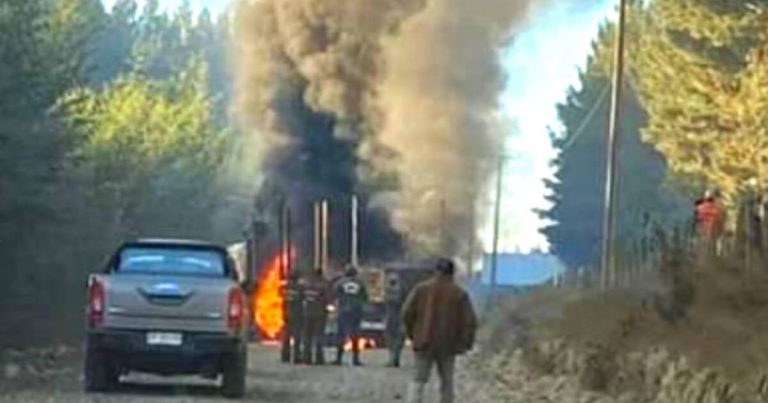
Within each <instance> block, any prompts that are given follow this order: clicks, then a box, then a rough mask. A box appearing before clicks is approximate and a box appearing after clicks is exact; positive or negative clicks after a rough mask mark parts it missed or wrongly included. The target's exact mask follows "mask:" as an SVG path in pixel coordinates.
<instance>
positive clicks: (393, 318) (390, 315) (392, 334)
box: [384, 273, 405, 368]
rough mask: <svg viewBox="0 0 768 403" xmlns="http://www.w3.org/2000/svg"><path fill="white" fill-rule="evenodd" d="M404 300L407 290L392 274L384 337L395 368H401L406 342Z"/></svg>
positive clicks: (386, 299) (387, 298)
mask: <svg viewBox="0 0 768 403" xmlns="http://www.w3.org/2000/svg"><path fill="white" fill-rule="evenodd" d="M404 300H405V290H404V289H403V285H402V283H401V281H400V277H399V276H398V275H397V274H396V273H391V274H390V275H389V276H387V288H386V289H385V302H386V329H385V332H384V336H385V338H386V343H387V350H388V351H389V366H390V367H394V368H397V367H399V366H400V355H401V352H402V351H403V344H404V342H405V333H404V332H403V326H402V320H401V312H402V309H403V302H404Z"/></svg>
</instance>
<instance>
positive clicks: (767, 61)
mask: <svg viewBox="0 0 768 403" xmlns="http://www.w3.org/2000/svg"><path fill="white" fill-rule="evenodd" d="M629 10H630V12H629V18H628V24H627V44H626V45H627V56H626V61H627V73H628V77H627V80H626V81H625V83H624V86H625V90H626V91H625V97H624V100H623V102H622V104H621V110H622V114H623V115H622V121H621V127H620V139H621V140H620V147H619V160H620V165H621V168H620V170H619V180H618V181H619V185H618V186H619V191H618V194H619V196H618V198H619V208H618V220H617V222H618V224H617V226H618V228H617V234H618V236H619V238H620V239H619V244H620V247H622V248H623V251H624V252H631V249H632V248H633V245H636V241H638V240H639V239H643V238H646V237H648V236H651V235H652V234H653V233H654V232H655V231H657V230H658V229H664V228H666V229H670V228H672V227H678V228H680V227H681V226H683V227H685V226H687V225H689V222H690V218H691V215H692V211H693V200H694V198H696V197H698V196H699V195H700V192H702V191H703V190H704V189H706V188H715V189H718V190H719V191H720V192H721V193H722V195H723V197H724V201H725V203H726V205H727V206H728V207H729V208H730V209H736V208H737V207H738V204H739V201H740V200H741V199H742V198H743V197H744V195H745V194H747V193H753V192H755V191H756V192H757V193H762V194H765V193H766V184H768V182H766V180H768V177H766V174H768V171H766V169H767V168H768V92H767V91H766V90H765V88H767V86H768V2H766V1H762V0H759V1H746V0H738V1H732V0H654V1H637V0H635V1H630V7H629ZM615 29H616V27H615V25H614V24H613V23H610V22H606V23H605V24H603V26H602V27H601V29H600V34H599V36H598V39H597V40H596V41H595V43H594V46H593V50H592V52H591V54H590V55H589V57H588V61H587V65H586V68H585V69H584V70H583V71H582V73H581V79H580V82H579V83H578V85H576V86H574V87H573V88H571V89H570V90H569V92H568V95H567V98H566V100H565V101H564V102H563V103H562V104H561V105H559V107H558V113H559V117H560V121H561V122H562V124H563V127H564V130H563V131H562V133H553V135H552V137H553V139H554V142H555V145H556V147H557V148H558V149H559V150H560V153H559V156H558V158H557V159H556V160H555V161H553V164H554V166H555V168H556V169H557V174H556V177H555V178H554V179H553V180H551V181H549V182H548V187H549V189H550V191H551V194H550V200H551V201H552V203H553V206H552V208H551V209H549V210H547V211H543V212H542V213H541V215H542V217H544V218H545V219H548V220H550V226H549V227H548V228H547V229H545V233H546V235H547V237H548V239H549V240H550V242H551V244H552V246H553V249H554V251H555V252H556V253H557V254H558V256H559V257H561V259H563V261H564V262H565V263H566V264H567V265H568V266H570V267H581V266H594V265H596V264H597V263H598V262H599V256H600V240H601V239H602V231H601V218H602V209H603V199H604V185H603V183H604V182H603V181H604V175H605V168H604V166H605V147H606V140H605V138H606V131H607V128H608V115H609V107H610V98H611V97H610V91H609V89H610V71H611V68H612V65H613V49H614V47H613V45H614V38H615ZM748 184H752V186H754V184H756V185H757V186H758V187H759V189H748V188H747V187H748ZM731 216H732V217H733V216H736V215H735V214H732V215H731Z"/></svg>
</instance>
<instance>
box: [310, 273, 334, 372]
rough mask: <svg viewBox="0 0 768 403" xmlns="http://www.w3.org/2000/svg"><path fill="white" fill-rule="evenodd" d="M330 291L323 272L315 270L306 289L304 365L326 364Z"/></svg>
mask: <svg viewBox="0 0 768 403" xmlns="http://www.w3.org/2000/svg"><path fill="white" fill-rule="evenodd" d="M329 294H330V290H329V287H328V283H327V282H326V281H325V279H324V278H323V271H322V270H321V269H315V270H314V271H313V272H312V275H311V277H310V278H309V279H308V281H307V285H306V287H305V288H304V363H305V364H312V363H313V357H312V355H313V353H314V364H316V365H323V364H325V356H324V353H323V342H324V336H325V322H326V320H327V311H326V308H327V306H328V304H329V303H330V299H331V298H330V295H329Z"/></svg>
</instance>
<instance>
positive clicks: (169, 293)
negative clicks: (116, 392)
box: [84, 240, 250, 398]
mask: <svg viewBox="0 0 768 403" xmlns="http://www.w3.org/2000/svg"><path fill="white" fill-rule="evenodd" d="M241 277H242V274H240V273H239V272H238V270H237V269H236V266H235V263H234V260H233V259H232V257H231V256H230V255H229V254H228V253H227V250H226V249H225V248H223V247H220V246H217V245H213V244H209V243H204V242H197V241H177V240H139V241H134V242H127V243H124V244H123V245H122V246H120V247H119V248H118V250H117V251H116V252H115V253H114V254H113V255H112V257H111V258H110V259H109V262H108V264H107V265H106V267H105V268H104V269H103V271H102V273H100V274H93V275H91V276H90V277H89V279H88V305H87V308H86V316H87V333H86V334H87V336H86V337H87V339H86V349H85V350H86V351H85V367H84V371H85V374H84V378H85V388H86V390H87V391H102V392H103V391H109V390H110V389H112V388H113V387H115V386H117V384H118V382H119V377H120V376H121V375H124V374H127V373H129V372H132V371H136V372H145V373H152V374H157V375H163V376H171V375H182V374H184V375H191V374H200V375H203V376H204V377H206V378H208V379H216V378H217V377H219V375H221V378H222V380H221V385H222V392H223V394H224V395H225V396H226V397H231V398H238V397H241V396H242V395H243V394H244V392H245V377H246V366H247V328H248V320H249V317H250V315H249V314H248V303H247V298H246V293H245V292H244V286H245V285H246V283H247V280H246V279H243V278H241Z"/></svg>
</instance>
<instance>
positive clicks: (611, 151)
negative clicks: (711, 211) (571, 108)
mask: <svg viewBox="0 0 768 403" xmlns="http://www.w3.org/2000/svg"><path fill="white" fill-rule="evenodd" d="M619 2H620V3H619V24H618V26H617V30H616V45H615V53H614V61H613V79H612V81H613V94H612V97H611V117H610V123H609V127H608V147H607V155H606V169H605V210H604V212H603V213H604V215H603V256H602V262H601V263H602V264H601V276H600V285H601V287H602V288H603V289H604V290H605V289H607V288H608V287H610V286H611V285H612V284H613V282H614V280H615V277H616V267H615V265H616V259H615V250H614V243H615V242H614V229H615V215H616V214H615V210H616V177H617V172H616V171H617V167H618V145H619V142H618V140H619V133H618V131H619V121H620V117H621V116H620V114H621V96H622V85H623V82H624V42H625V31H626V20H627V0H619Z"/></svg>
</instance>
